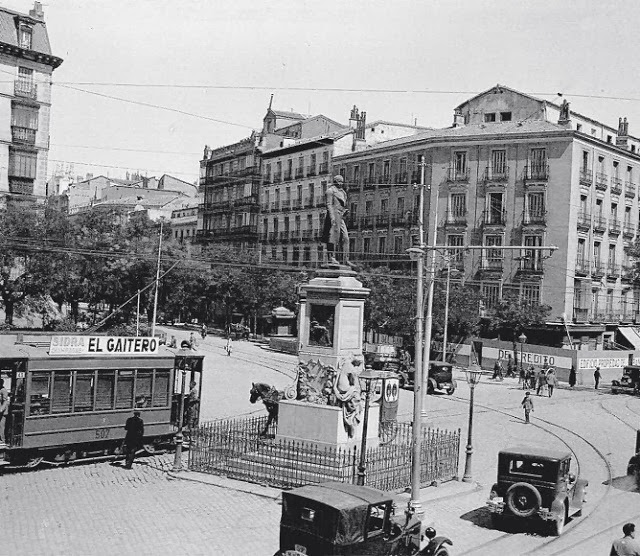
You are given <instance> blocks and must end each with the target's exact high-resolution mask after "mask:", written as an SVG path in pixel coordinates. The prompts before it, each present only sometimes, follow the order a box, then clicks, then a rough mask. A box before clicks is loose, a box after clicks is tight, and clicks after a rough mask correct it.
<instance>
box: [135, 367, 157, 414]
mask: <svg viewBox="0 0 640 556" xmlns="http://www.w3.org/2000/svg"><path fill="white" fill-rule="evenodd" d="M152 383H153V370H152V369H139V370H138V372H137V376H136V407H151V393H152V392H151V385H152Z"/></svg>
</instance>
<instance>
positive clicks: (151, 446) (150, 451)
mask: <svg viewBox="0 0 640 556" xmlns="http://www.w3.org/2000/svg"><path fill="white" fill-rule="evenodd" d="M142 447H143V448H144V451H145V452H147V454H150V455H153V454H155V453H156V446H155V444H143V445H142Z"/></svg>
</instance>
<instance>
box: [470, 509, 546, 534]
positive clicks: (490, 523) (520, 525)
mask: <svg viewBox="0 0 640 556" xmlns="http://www.w3.org/2000/svg"><path fill="white" fill-rule="evenodd" d="M496 518H497V519H496ZM460 519H464V520H465V521H469V522H471V523H473V524H474V525H476V526H478V527H481V528H482V529H491V530H494V531H502V532H504V533H516V534H517V533H520V534H525V535H535V536H548V535H547V533H546V532H545V531H544V527H543V524H542V523H541V522H540V521H537V520H529V519H516V518H513V517H508V518H505V517H502V516H495V517H494V518H492V513H491V512H490V511H489V510H488V509H487V508H477V509H475V510H471V511H470V512H467V513H465V514H462V515H461V516H460Z"/></svg>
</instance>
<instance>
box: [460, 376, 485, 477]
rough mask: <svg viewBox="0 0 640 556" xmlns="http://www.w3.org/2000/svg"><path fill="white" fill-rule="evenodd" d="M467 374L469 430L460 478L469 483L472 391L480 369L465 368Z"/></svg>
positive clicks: (471, 446) (470, 475) (471, 447)
mask: <svg viewBox="0 0 640 556" xmlns="http://www.w3.org/2000/svg"><path fill="white" fill-rule="evenodd" d="M465 374H466V376H467V382H468V383H469V389H470V392H469V430H468V435H467V458H466V460H465V463H464V476H463V477H462V480H463V481H464V482H465V483H470V482H471V481H472V480H473V478H472V474H471V457H472V455H473V440H472V438H473V436H472V434H473V393H474V392H475V389H476V385H477V384H478V382H480V378H481V377H482V369H480V368H474V369H467V370H465Z"/></svg>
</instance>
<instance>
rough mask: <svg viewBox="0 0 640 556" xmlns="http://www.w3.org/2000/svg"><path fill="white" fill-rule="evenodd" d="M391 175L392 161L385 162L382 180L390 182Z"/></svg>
mask: <svg viewBox="0 0 640 556" xmlns="http://www.w3.org/2000/svg"><path fill="white" fill-rule="evenodd" d="M390 175H391V161H390V160H385V161H384V163H383V165H382V179H383V181H384V183H388V182H389V176H390Z"/></svg>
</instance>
